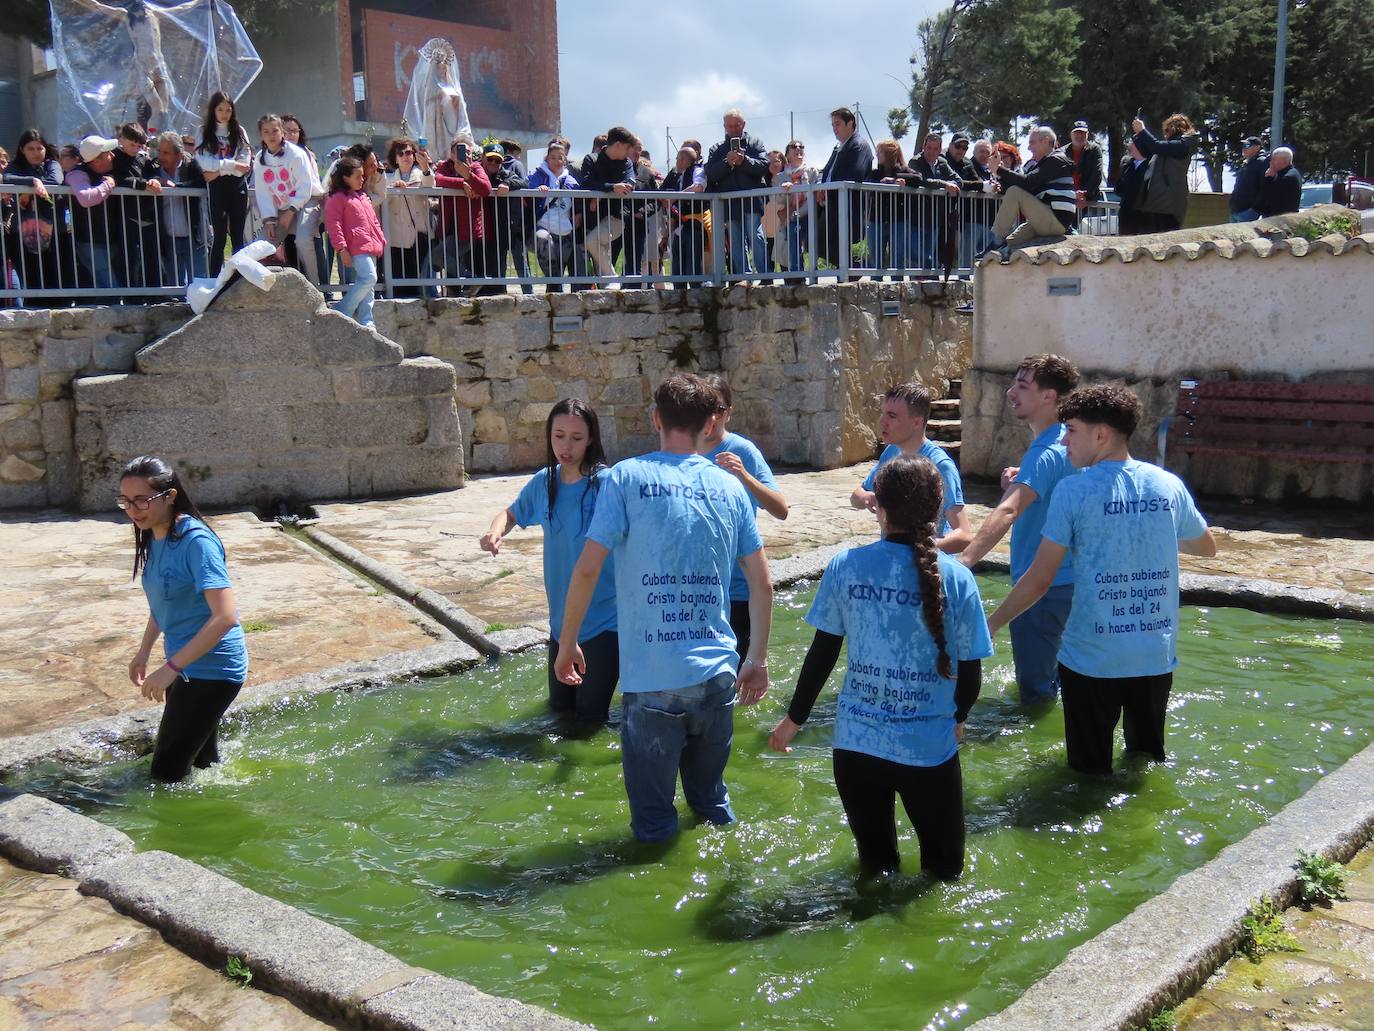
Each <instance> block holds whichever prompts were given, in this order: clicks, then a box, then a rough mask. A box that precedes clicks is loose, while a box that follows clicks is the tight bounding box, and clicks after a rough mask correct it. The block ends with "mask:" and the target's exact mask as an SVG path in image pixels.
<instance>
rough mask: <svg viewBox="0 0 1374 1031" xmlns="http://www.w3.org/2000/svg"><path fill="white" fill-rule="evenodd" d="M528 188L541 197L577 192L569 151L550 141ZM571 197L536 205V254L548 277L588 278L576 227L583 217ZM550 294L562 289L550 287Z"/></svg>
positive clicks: (532, 174) (583, 250)
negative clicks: (557, 192)
mask: <svg viewBox="0 0 1374 1031" xmlns="http://www.w3.org/2000/svg"><path fill="white" fill-rule="evenodd" d="M529 187H530V189H532V190H538V191H539V192H540V193H553V192H554V191H558V190H576V189H577V188H578V184H577V179H576V178H575V177H574V176H573V174H572V172H571V171H570V170H569V169H568V150H567V147H566V146H565V145H564V144H562V143H559V142H557V141H550V142H549V148H548V151H547V152H546V153H545V155H544V160H543V161H542V162H540V164H539V167H538V168H536V169H535V170H534V171H533V172H531V173H530V177H529ZM573 207H574V205H573V199H572V198H571V197H549V198H548V199H547V200H544V199H542V198H541V199H539V200H536V201H535V204H534V217H535V223H534V253H535V255H536V256H537V257H538V258H539V266H540V269H541V270H542V272H543V274H544V275H545V276H546V277H553V276H585V275H586V274H587V252H586V250H585V249H584V248H583V247H582V244H581V242H580V241H579V240H578V239H577V224H578V222H580V221H581V219H582V215H581V214H580V213H579V212H576V211H574V210H573ZM546 289H547V290H552V291H558V290H561V289H562V287H560V286H555V285H553V284H550V285H549V286H548V287H547V288H546Z"/></svg>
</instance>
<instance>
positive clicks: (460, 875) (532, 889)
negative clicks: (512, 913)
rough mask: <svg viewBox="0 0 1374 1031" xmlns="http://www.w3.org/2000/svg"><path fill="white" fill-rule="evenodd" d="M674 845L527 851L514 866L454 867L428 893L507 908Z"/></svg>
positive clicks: (604, 844)
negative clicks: (551, 889)
mask: <svg viewBox="0 0 1374 1031" xmlns="http://www.w3.org/2000/svg"><path fill="white" fill-rule="evenodd" d="M676 843H677V840H676V839H669V840H668V841H658V842H653V843H651V844H650V843H645V842H642V841H636V840H635V839H634V838H632V837H628V836H626V837H623V838H612V839H608V840H603V841H592V842H567V843H559V844H554V845H546V846H544V847H541V848H537V849H531V850H529V851H528V852H525V853H523V854H522V855H520V856H518V857H516V858H515V859H514V860H506V859H493V860H492V861H491V862H481V861H474V860H468V861H464V862H459V863H457V864H455V865H454V866H453V868H452V871H451V873H450V874H449V875H448V876H447V877H446V878H445V883H444V884H441V885H434V886H431V888H430V890H431V891H432V892H433V893H434V894H435V895H439V896H441V897H443V898H449V899H458V900H462V901H466V902H471V903H474V904H477V905H495V906H511V905H516V904H519V903H524V902H527V901H529V900H530V899H531V898H533V897H534V896H536V895H538V894H540V893H542V892H543V891H545V890H547V889H549V888H552V887H556V886H558V885H565V884H580V883H582V882H584V881H590V880H593V879H594V878H597V877H601V876H604V875H606V874H610V873H615V872H617V871H620V870H624V869H627V868H630V867H636V866H648V865H650V864H653V863H657V862H659V861H660V860H661V859H663V857H664V856H666V855H667V854H668V853H669V852H671V851H672V850H673V848H674V847H675V846H676Z"/></svg>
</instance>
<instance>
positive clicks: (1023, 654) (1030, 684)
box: [1008, 584, 1073, 705]
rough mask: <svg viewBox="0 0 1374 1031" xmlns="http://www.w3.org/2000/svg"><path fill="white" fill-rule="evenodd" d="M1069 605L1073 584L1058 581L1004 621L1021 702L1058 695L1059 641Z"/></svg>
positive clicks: (1071, 598) (1067, 616) (1071, 600)
mask: <svg viewBox="0 0 1374 1031" xmlns="http://www.w3.org/2000/svg"><path fill="white" fill-rule="evenodd" d="M1072 604H1073V584H1060V585H1059V586H1058V587H1051V588H1050V589H1049V590H1048V591H1046V592H1045V594H1044V597H1042V598H1041V599H1040V600H1039V601H1037V602H1036V603H1035V604H1034V605H1032V606H1031V607H1030V608H1028V609H1027V610H1026V611H1025V612H1023V613H1021V615H1019V616H1017V617H1016V618H1015V619H1013V620H1012V621H1011V623H1010V624H1008V629H1009V630H1010V631H1011V657H1012V661H1013V662H1014V663H1015V664H1016V686H1017V688H1018V689H1019V690H1020V692H1021V703H1022V704H1023V705H1037V704H1039V703H1041V702H1052V701H1054V699H1055V696H1056V695H1058V694H1059V642H1060V640H1061V639H1062V638H1063V636H1064V624H1065V623H1067V622H1068V619H1069V606H1070V605H1072Z"/></svg>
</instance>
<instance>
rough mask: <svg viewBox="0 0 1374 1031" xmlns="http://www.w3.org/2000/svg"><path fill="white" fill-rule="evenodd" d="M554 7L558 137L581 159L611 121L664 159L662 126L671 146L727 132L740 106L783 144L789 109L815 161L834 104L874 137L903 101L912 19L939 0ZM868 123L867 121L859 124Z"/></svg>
mask: <svg viewBox="0 0 1374 1031" xmlns="http://www.w3.org/2000/svg"><path fill="white" fill-rule="evenodd" d="M584 4H585V0H564V2H563V3H560V4H559V5H558V37H559V38H558V61H559V80H560V84H559V88H560V92H561V96H562V104H563V132H564V133H565V134H566V135H567V136H568V137H569V138H570V139H571V140H572V144H573V151H574V153H575V154H578V155H580V154H582V153H585V152H586V150H588V149H589V148H590V146H591V142H592V137H593V136H595V135H596V134H597V133H598V132H604V131H605V130H606V129H607V128H608V127H609V126H612V125H617V124H621V125H625V126H628V127H629V128H630V129H632V130H634V131H635V132H637V133H639V134H640V135H641V136H642V137H643V138H644V140H645V144H646V146H648V148H649V150H650V152H651V153H652V154H653V156H654V163H655V164H657V165H659V167H661V168H662V167H665V165H664V161H663V150H664V130H665V127H666V128H667V129H668V132H669V133H670V134H671V136H672V139H673V142H674V145H676V144H678V143H680V142H681V141H682V140H683V139H686V138H690V137H695V138H697V139H700V140H702V141H703V142H704V143H706V144H707V146H709V145H710V144H711V143H713V142H715V141H716V140H718V139H720V138H721V137H722V136H723V135H724V132H723V130H722V128H721V119H720V116H721V113H722V112H723V111H725V110H726V109H727V108H729V107H739V108H741V109H742V110H743V111H744V113H745V117H746V119H747V120H748V127H749V131H750V132H752V133H754V134H755V135H757V136H758V137H760V138H761V139H762V140H763V142H764V144H765V146H768V147H770V148H771V147H776V148H778V149H781V148H782V145H783V144H784V143H786V142H787V140H788V134H789V112H793V113H794V114H793V117H794V119H795V127H796V133H797V136H798V137H799V138H800V139H802V140H804V141H806V142H807V144H808V157H810V159H811V160H812V161H813V162H816V163H820V162H822V161H824V159H825V157H826V156H828V155H829V153H830V148H831V147H832V146H833V145H834V137H833V136H832V135H831V133H830V111H831V110H833V109H834V108H836V107H839V106H841V105H842V104H843V105H848V106H851V107H852V106H853V105H854V103H855V102H856V101H857V102H859V104H860V107H859V110H860V112H861V113H862V115H863V117H864V119H865V120H866V121H867V123H868V128H869V131H870V132H871V134H872V136H873V138H874V139H882V138H884V137H885V136H887V135H888V132H887V109H888V108H890V107H893V106H896V105H898V104H901V103H904V102H905V96H906V89H905V86H904V85H903V84H904V83H905V82H906V81H907V79H908V78H909V77H910V74H911V67H910V59H911V51H912V49H913V47H914V46H915V39H916V25H917V23H918V22H920V20H921V19H922V18H924V17H927V16H928V15H930V14H932V13H934V12H935V11H937V10H939V9H940V8H941V7H943V6H944V3H942V2H941V0H906V2H895V0H863V2H861V3H835V2H834V0H828V2H822V0H794V2H792V3H790V4H786V5H774V4H768V5H763V4H753V3H748V2H746V0H732V2H722V0H693V2H691V3H673V2H671V0H669V2H667V3H658V4H653V5H633V6H630V7H625V8H598V9H596V13H593V11H592V9H591V8H590V6H586V7H584ZM860 129H861V130H862V126H860Z"/></svg>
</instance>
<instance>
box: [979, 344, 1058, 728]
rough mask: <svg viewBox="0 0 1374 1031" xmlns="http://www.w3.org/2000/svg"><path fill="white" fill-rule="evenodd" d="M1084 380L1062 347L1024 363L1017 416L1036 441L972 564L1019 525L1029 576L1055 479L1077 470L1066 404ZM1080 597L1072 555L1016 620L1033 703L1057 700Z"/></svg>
mask: <svg viewBox="0 0 1374 1031" xmlns="http://www.w3.org/2000/svg"><path fill="white" fill-rule="evenodd" d="M1076 386H1078V369H1077V368H1075V367H1074V364H1073V362H1071V361H1069V360H1068V359H1067V358H1063V357H1061V356H1059V355H1057V354H1033V355H1031V356H1030V357H1028V358H1026V359H1025V360H1024V361H1023V362H1022V363H1021V364H1020V366H1019V367H1018V368H1017V370H1016V378H1015V379H1014V380H1012V384H1011V387H1010V388H1009V389H1008V390H1007V405H1008V407H1010V408H1011V412H1012V415H1013V416H1014V417H1015V418H1016V419H1019V420H1020V421H1021V422H1024V423H1026V424H1027V425H1028V426H1029V427H1030V431H1031V434H1032V437H1033V439H1032V441H1031V446H1030V448H1029V449H1027V451H1026V454H1025V456H1024V457H1023V458H1022V459H1021V464H1020V465H1019V466H1013V467H1010V468H1007V469H1004V470H1002V489H1003V490H1004V491H1005V493H1004V494H1003V495H1002V500H1001V501H999V502H998V503H997V507H996V508H994V509H993V510H992V511H991V512H990V513H988V517H987V519H985V520H984V521H983V525H982V526H980V527H979V528H978V532H977V533H976V534H975V535H974V537H973V541H972V542H971V543H970V544H969V546H968V547H967V548H965V549H964V551H963V552H962V553H961V554H960V555H959V561H960V562H962V563H963V564H964V565H966V566H968V567H969V568H970V569H972V568H973V567H974V565H975V564H976V563H977V562H978V560H979V559H981V558H982V557H983V556H984V555H986V554H987V553H988V552H989V551H991V550H992V548H993V547H994V546H995V545H996V544H997V542H998V541H1000V540H1001V539H1002V538H1003V537H1004V536H1005V535H1006V532H1007V528H1008V527H1010V528H1011V578H1012V581H1013V582H1015V581H1017V580H1019V579H1021V577H1022V576H1024V575H1025V572H1026V570H1027V569H1029V568H1030V566H1031V563H1032V562H1033V561H1034V560H1035V552H1036V549H1037V548H1039V547H1040V532H1041V530H1042V529H1043V528H1044V526H1045V515H1046V513H1048V512H1049V509H1050V497H1051V496H1052V495H1053V494H1054V488H1055V486H1056V485H1057V484H1058V483H1059V481H1061V480H1062V479H1064V477H1066V476H1069V475H1072V474H1073V473H1074V471H1075V470H1074V468H1073V466H1072V465H1070V464H1069V454H1068V450H1067V449H1066V448H1065V446H1064V444H1063V443H1061V440H1062V438H1063V436H1064V427H1063V425H1062V424H1061V423H1060V421H1059V403H1060V401H1062V400H1063V399H1064V398H1066V397H1068V396H1069V394H1070V393H1071V392H1072V391H1073V389H1074V387H1076ZM1072 601H1073V562H1072V561H1071V560H1070V559H1069V558H1065V559H1064V561H1063V562H1062V563H1060V566H1059V570H1058V572H1057V573H1055V576H1054V581H1053V583H1052V584H1051V585H1050V587H1049V589H1048V590H1046V591H1045V594H1044V597H1042V598H1041V599H1040V600H1039V601H1037V602H1036V603H1035V604H1034V605H1032V606H1031V607H1030V608H1028V609H1027V610H1026V611H1025V612H1024V613H1022V614H1021V615H1020V616H1017V617H1016V618H1015V619H1013V620H1012V621H1011V624H1010V629H1011V654H1012V660H1013V662H1014V663H1015V664H1016V686H1017V688H1018V690H1019V691H1020V692H1021V701H1022V702H1023V703H1024V704H1027V705H1034V704H1037V703H1042V702H1053V701H1054V699H1055V696H1056V695H1057V694H1058V693H1059V642H1060V639H1061V638H1062V637H1063V635H1064V624H1065V623H1066V622H1067V621H1068V618H1069V605H1070V603H1071V602H1072Z"/></svg>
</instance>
